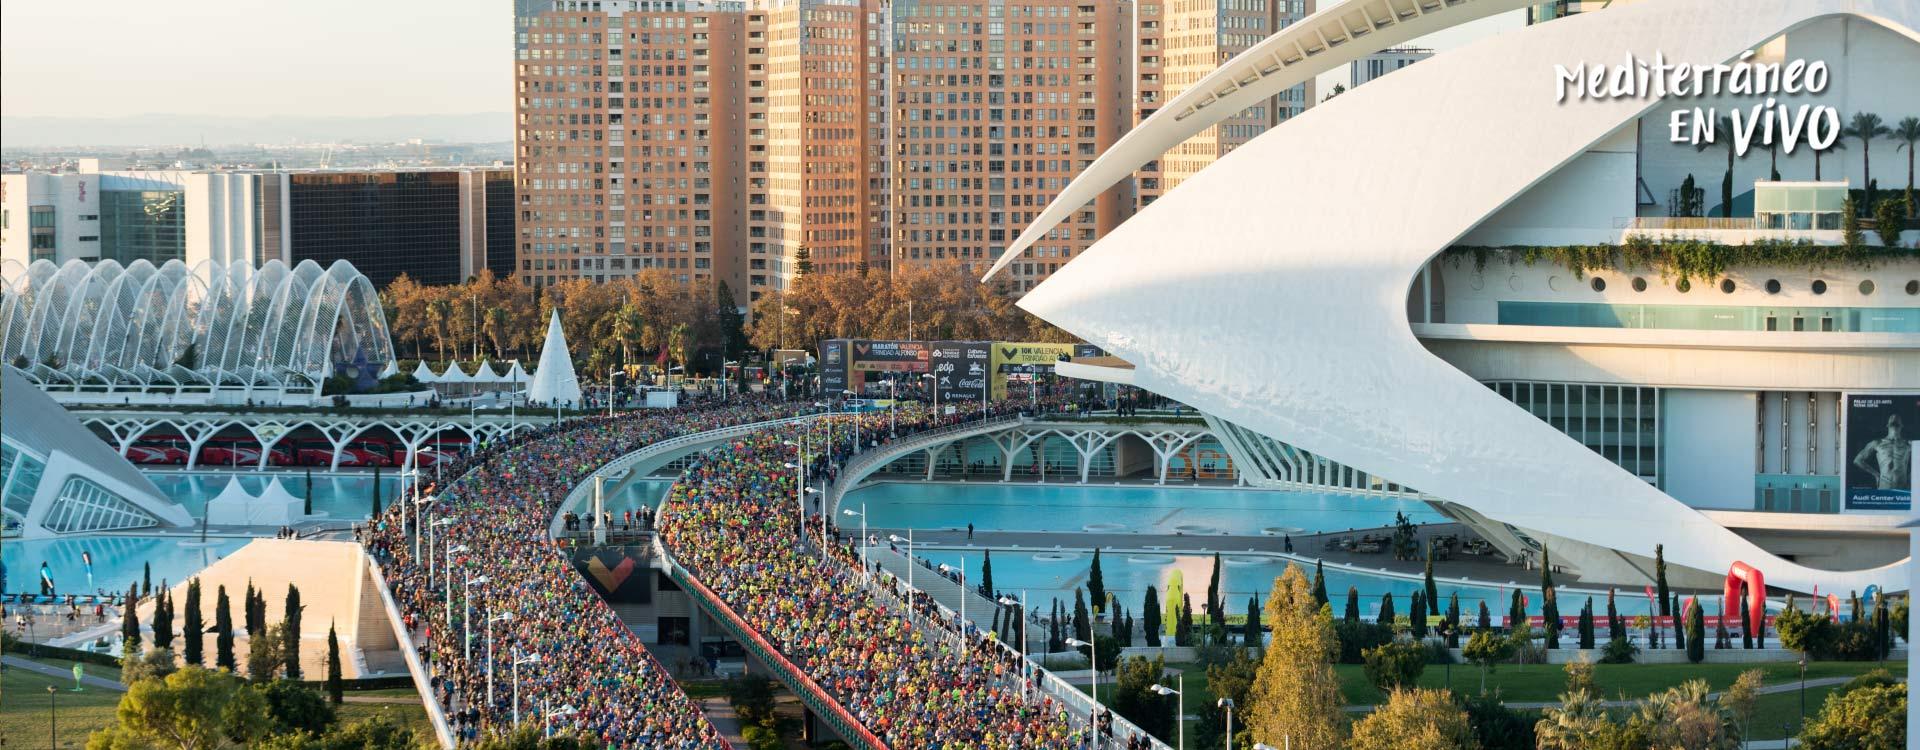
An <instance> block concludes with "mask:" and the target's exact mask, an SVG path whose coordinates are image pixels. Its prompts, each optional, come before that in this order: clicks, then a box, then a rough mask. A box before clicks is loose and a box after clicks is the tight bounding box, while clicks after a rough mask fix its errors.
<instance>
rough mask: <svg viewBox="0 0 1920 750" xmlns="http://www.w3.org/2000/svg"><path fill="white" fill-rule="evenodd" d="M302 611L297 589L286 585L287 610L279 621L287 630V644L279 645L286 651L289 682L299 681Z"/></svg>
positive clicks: (291, 585)
mask: <svg viewBox="0 0 1920 750" xmlns="http://www.w3.org/2000/svg"><path fill="white" fill-rule="evenodd" d="M303 609H306V608H305V607H302V606H300V589H299V587H296V586H294V585H293V584H291V583H289V584H287V609H286V614H285V615H284V616H283V617H282V619H281V622H282V623H283V624H285V625H286V628H287V642H286V643H283V644H280V645H281V647H282V648H284V649H286V657H285V662H286V665H287V679H289V680H298V679H300V611H301V610H303Z"/></svg>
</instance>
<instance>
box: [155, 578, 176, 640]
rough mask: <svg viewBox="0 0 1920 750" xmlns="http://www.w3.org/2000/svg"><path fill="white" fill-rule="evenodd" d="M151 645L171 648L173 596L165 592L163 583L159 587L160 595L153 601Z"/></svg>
mask: <svg viewBox="0 0 1920 750" xmlns="http://www.w3.org/2000/svg"><path fill="white" fill-rule="evenodd" d="M153 645H154V646H156V647H158V648H164V649H171V648H173V594H172V593H171V592H169V591H167V587H166V584H165V583H162V584H161V585H160V595H159V596H157V597H155V598H154V600H153Z"/></svg>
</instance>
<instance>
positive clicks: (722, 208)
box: [515, 0, 1312, 304]
mask: <svg viewBox="0 0 1920 750" xmlns="http://www.w3.org/2000/svg"><path fill="white" fill-rule="evenodd" d="M1311 2H1312V0H1181V2H1176V3H1172V4H1168V5H1165V6H1162V5H1159V4H1154V5H1141V6H1139V7H1138V8H1136V6H1135V5H1134V3H1133V2H1131V1H1130V0H1127V1H1117V2H1116V1H1113V0H1099V1H1097V2H1096V1H1095V0H1015V1H1013V2H1009V1H1008V0H751V1H750V2H713V1H712V0H599V1H597V2H596V1H594V0H516V6H515V13H516V24H517V32H518V36H517V39H516V55H517V58H518V59H517V66H516V69H515V85H516V89H517V90H516V96H517V100H516V105H515V107H516V115H517V131H516V134H515V139H516V146H517V156H516V165H517V166H516V170H517V174H516V180H517V189H518V195H517V198H516V200H517V202H518V205H517V212H516V213H517V216H516V218H517V222H518V229H517V231H518V235H519V236H518V258H517V261H516V262H517V269H516V271H517V273H519V274H520V276H521V277H522V278H524V279H526V280H527V281H529V282H531V283H533V284H535V285H543V284H549V283H554V282H557V281H561V280H565V279H573V278H586V279H590V280H607V279H612V278H618V277H620V276H623V275H630V274H633V273H635V272H638V271H641V270H644V269H649V268H665V269H668V270H670V271H672V273H673V274H674V275H675V277H676V278H677V279H679V280H681V281H684V282H687V283H693V284H702V285H704V284H715V285H717V284H718V283H719V282H722V281H724V282H726V283H727V284H728V286H729V288H730V290H731V291H732V292H733V293H734V294H735V299H734V301H735V302H736V303H739V304H747V303H749V302H750V301H752V300H756V299H758V298H759V297H761V296H762V295H764V294H765V293H767V292H769V291H774V290H778V289H783V288H785V287H786V286H787V285H788V284H790V283H792V281H793V280H794V279H795V278H796V277H797V275H798V271H799V262H800V259H801V258H802V257H805V258H807V259H808V260H809V262H810V263H811V264H812V267H813V268H814V269H816V270H819V271H823V272H838V271H852V270H856V269H859V268H867V269H869V270H873V271H879V272H887V271H890V270H891V269H894V268H900V267H909V266H926V265H932V264H944V263H957V264H960V265H962V266H965V267H967V268H968V269H969V270H984V269H985V268H986V266H987V264H988V263H989V262H991V259H992V258H995V257H997V256H998V255H999V253H1000V251H1001V250H1002V249H1003V248H1005V247H1006V246H1007V244H1008V243H1009V242H1011V241H1012V239H1013V238H1014V237H1015V236H1017V235H1018V234H1019V232H1020V231H1021V229H1023V228H1024V227H1025V226H1026V224H1027V222H1028V221H1030V220H1031V219H1032V218H1033V217H1034V216H1035V215H1037V214H1038V213H1039V212H1040V211H1041V210H1042V209H1043V208H1044V207H1045V206H1046V205H1047V204H1048V203H1049V202H1051V201H1052V200H1053V197H1054V196H1055V195H1056V194H1058V193H1059V191H1060V189H1061V188H1062V187H1064V186H1065V185H1066V184H1067V182H1068V181H1069V180H1070V179H1072V177H1073V176H1074V175H1076V174H1078V173H1079V172H1080V171H1081V170H1082V169H1084V168H1085V167H1086V166H1087V165H1089V164H1091V163H1092V161H1093V159H1094V158H1095V157H1096V156H1098V155H1099V154H1100V153H1101V152H1102V151H1103V150H1105V149H1106V148H1107V147H1108V146H1110V145H1111V144H1112V143H1114V142H1115V141H1116V140H1118V139H1119V138H1120V137H1121V136H1122V135H1123V134H1125V133H1126V132H1127V131H1128V130H1129V129H1131V128H1132V126H1133V125H1134V123H1135V122H1136V121H1137V120H1138V119H1139V118H1141V117H1144V116H1145V115H1147V114H1151V112H1152V108H1153V106H1155V105H1156V104H1157V102H1159V101H1161V100H1162V97H1171V96H1173V95H1174V94H1177V93H1178V91H1180V90H1182V88H1183V87H1185V86H1187V85H1189V84H1191V82H1192V81H1193V80H1195V79H1196V78H1197V77H1198V76H1199V75H1200V74H1202V73H1203V72H1204V71H1206V70H1211V69H1212V68H1213V67H1214V66H1217V65H1218V64H1219V63H1220V62H1221V61H1223V60H1225V59H1227V58H1228V57H1231V56H1233V55H1234V54H1237V53H1238V52H1240V51H1241V50H1244V49H1246V48H1247V47H1248V46H1250V45H1252V44H1253V43H1255V42H1256V41H1258V40H1259V39H1261V38H1263V37H1265V36H1267V35H1268V34H1271V33H1272V32H1273V31H1274V30H1276V29H1278V28H1280V27H1282V26H1284V25H1286V24H1288V23H1291V22H1292V20H1294V19H1296V18H1298V17H1299V16H1300V15H1302V14H1304V13H1306V12H1308V11H1309V10H1310V9H1311ZM1158 32H1165V38H1164V39H1163V38H1162V37H1161V36H1159V35H1156V34H1157V33H1158ZM1136 51H1138V54H1136ZM1163 76H1164V77H1163ZM1136 101H1138V102H1139V103H1138V104H1136ZM1310 101H1312V97H1311V95H1310V94H1309V93H1308V92H1306V91H1304V90H1302V89H1296V90H1293V91H1289V92H1286V93H1284V94H1282V95H1281V96H1279V97H1275V98H1274V99H1272V100H1270V101H1269V102H1266V103H1263V104H1262V105H1260V106H1257V107H1253V108H1251V109H1249V110H1247V111H1246V112H1245V113H1243V114H1242V116H1241V117H1240V118H1237V119H1236V120H1235V121H1233V122H1231V123H1227V124H1223V125H1221V126H1218V127H1216V128H1213V129H1210V130H1209V131H1208V132H1207V133H1205V134H1203V135H1201V136H1199V137H1197V138H1195V139H1194V141H1193V142H1192V143H1189V144H1186V145H1184V146H1182V148H1181V149H1180V150H1179V151H1178V152H1177V153H1176V154H1175V155H1173V156H1172V157H1170V159H1169V163H1168V165H1167V167H1166V169H1165V170H1164V174H1162V173H1161V172H1162V170H1160V169H1158V167H1157V166H1156V169H1155V174H1153V175H1152V176H1151V177H1150V178H1149V179H1148V180H1147V181H1146V182H1147V183H1150V184H1151V185H1152V187H1151V189H1150V190H1142V191H1141V192H1151V193H1152V194H1156V195H1157V194H1158V192H1159V191H1160V190H1162V189H1164V188H1166V187H1171V185H1172V184H1174V183H1177V182H1178V181H1179V180H1180V179H1184V177H1185V176H1186V175H1188V174H1191V173H1192V172H1194V171H1198V170H1199V169H1200V168H1202V167H1204V166H1205V165H1206V164H1208V163H1211V162H1212V161H1213V160H1214V159H1216V158H1218V157H1219V155H1221V154H1224V153H1226V152H1227V151H1230V150H1231V149H1233V148H1234V147H1236V146H1238V145H1240V144H1242V143H1245V142H1246V141H1247V140H1248V139H1250V138H1252V137H1254V136H1255V135H1258V134H1259V133H1261V132H1264V131H1265V130H1266V129H1267V128H1269V127H1272V126H1273V125H1274V124H1277V123H1278V122H1279V121H1281V120H1283V119H1285V118H1286V117H1289V116H1291V115H1292V114H1295V113H1297V112H1298V111H1300V110H1301V109H1302V108H1304V107H1305V106H1307V103H1308V102H1310ZM1138 202H1139V201H1137V199H1136V195H1135V190H1134V187H1133V186H1132V185H1123V186H1119V187H1115V188H1114V189H1112V190H1110V191H1108V192H1107V193H1104V194H1103V195H1102V196H1101V197H1100V198H1099V199H1097V200H1095V201H1093V202H1090V203H1089V204H1088V205H1087V206H1086V207H1085V208H1084V209H1083V210H1081V211H1079V212H1076V213H1075V214H1074V216H1073V217H1072V219H1071V220H1070V221H1068V222H1067V223H1065V224H1063V225H1062V226H1060V227H1059V228H1057V229H1056V230H1055V231H1054V233H1053V234H1052V236H1050V237H1049V238H1048V239H1047V241H1045V242H1042V243H1040V244H1039V245H1037V246H1035V247H1033V248H1032V249H1030V250H1028V251H1027V254H1026V255H1025V257H1023V258H1021V262H1020V263H1019V264H1018V265H1016V266H1015V267H1014V270H1013V272H1012V274H1010V275H1009V276H1008V277H1006V279H1007V283H1006V288H1007V290H1008V291H1010V292H1014V293H1020V292H1024V291H1025V290H1027V289H1031V288H1032V287H1033V285H1034V284H1036V283H1038V282H1039V281H1041V280H1042V279H1044V278H1046V277H1047V275H1048V274H1050V273H1052V272H1053V270H1054V269H1057V268H1058V267H1059V266H1060V265H1061V264H1063V263H1065V262H1066V261H1067V260H1068V259H1070V258H1072V257H1074V256H1075V255H1077V254H1079V253H1080V252H1081V251H1084V250H1085V249H1087V248H1088V247H1089V246H1091V245H1092V244H1093V243H1094V241H1096V240H1097V239H1098V238H1099V237H1101V236H1102V235H1103V234H1104V233H1105V232H1106V231H1108V230H1110V229H1112V228H1113V227H1114V226H1116V225H1118V224H1119V223H1120V222H1121V221H1123V220H1125V219H1126V218H1127V217H1128V216H1130V215H1131V214H1132V212H1133V210H1134V209H1135V207H1136V205H1137V204H1138ZM743 290H744V291H745V294H744V295H742V294H741V292H742V291H743Z"/></svg>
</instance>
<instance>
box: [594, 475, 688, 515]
mask: <svg viewBox="0 0 1920 750" xmlns="http://www.w3.org/2000/svg"><path fill="white" fill-rule="evenodd" d="M673 481H674V480H672V479H667V478H660V479H636V480H634V481H633V482H631V483H629V484H628V485H627V486H625V487H622V488H620V491H618V492H615V493H613V494H612V495H611V496H609V497H607V501H606V505H607V512H608V513H612V514H614V515H615V516H618V515H620V514H621V513H623V512H625V511H629V510H638V509H640V508H642V507H646V508H653V507H658V506H659V505H660V501H661V500H662V499H665V498H666V496H667V490H669V489H672V488H673Z"/></svg>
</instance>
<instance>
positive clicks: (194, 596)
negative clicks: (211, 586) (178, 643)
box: [180, 578, 207, 667]
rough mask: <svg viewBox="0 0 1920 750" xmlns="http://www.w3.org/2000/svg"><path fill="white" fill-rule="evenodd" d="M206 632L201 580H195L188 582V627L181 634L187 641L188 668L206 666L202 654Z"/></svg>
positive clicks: (185, 657) (186, 659)
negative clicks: (202, 615)
mask: <svg viewBox="0 0 1920 750" xmlns="http://www.w3.org/2000/svg"><path fill="white" fill-rule="evenodd" d="M206 631H207V626H206V623H205V622H202V620H201V616H200V579H198V578H195V579H193V580H190V581H187V611H186V627H185V628H182V629H181V632H180V635H182V636H183V637H184V639H185V640H186V644H185V649H186V653H185V656H184V659H185V661H186V664H187V665H188V666H194V667H198V666H202V665H205V664H206V660H205V658H204V654H202V653H201V649H202V648H203V646H202V643H203V642H202V640H201V639H202V636H204V635H206Z"/></svg>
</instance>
